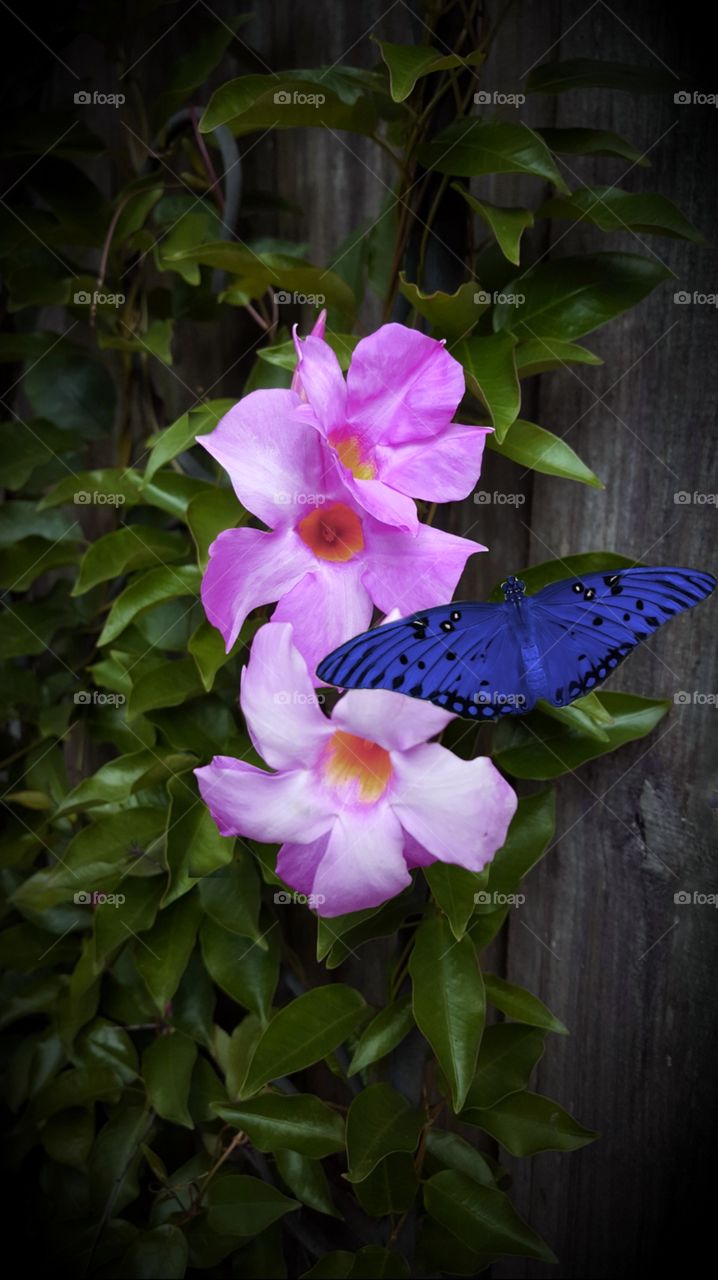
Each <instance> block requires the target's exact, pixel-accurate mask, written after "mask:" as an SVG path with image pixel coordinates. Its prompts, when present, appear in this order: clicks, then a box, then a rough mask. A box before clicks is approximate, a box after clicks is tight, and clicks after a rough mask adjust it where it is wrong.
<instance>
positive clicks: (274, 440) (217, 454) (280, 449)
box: [197, 390, 326, 528]
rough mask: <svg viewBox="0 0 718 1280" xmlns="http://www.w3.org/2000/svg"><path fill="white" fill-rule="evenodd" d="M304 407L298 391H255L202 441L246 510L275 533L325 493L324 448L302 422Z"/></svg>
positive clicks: (200, 439) (199, 440) (317, 437)
mask: <svg viewBox="0 0 718 1280" xmlns="http://www.w3.org/2000/svg"><path fill="white" fill-rule="evenodd" d="M299 405H300V401H299V398H298V396H296V395H295V393H294V392H293V391H284V390H273V391H252V392H250V394H249V395H248V396H245V397H244V399H243V400H240V401H239V403H238V404H236V405H235V406H234V408H232V409H230V411H229V413H226V414H225V415H224V417H223V418H222V421H221V422H220V424H219V426H218V427H216V428H215V430H214V431H213V432H212V433H211V434H210V435H207V436H197V441H198V443H199V444H201V445H203V446H204V448H205V449H206V450H207V452H208V453H211V455H212V457H213V458H216V460H217V462H219V463H220V464H221V465H222V466H223V467H224V469H225V471H226V472H227V473H228V475H229V477H230V479H231V481H232V485H233V487H234V491H235V493H236V495H237V497H238V498H239V500H240V502H241V503H242V505H243V506H244V507H246V508H247V510H248V511H251V512H252V514H253V515H255V516H259V518H260V520H263V521H264V523H265V524H267V525H269V527H270V528H274V526H275V525H276V524H278V523H287V522H288V521H290V520H292V519H293V518H294V517H295V516H296V515H297V514H298V513H300V512H301V513H302V514H304V513H305V512H306V506H305V505H303V504H306V495H307V494H317V493H321V492H322V487H321V486H322V477H323V473H324V468H325V466H326V460H325V457H324V451H323V449H322V443H321V440H320V438H319V435H318V433H317V432H316V431H307V430H306V428H305V427H304V425H303V424H302V425H300V423H299V422H298V421H297V418H296V414H297V409H298V407H299Z"/></svg>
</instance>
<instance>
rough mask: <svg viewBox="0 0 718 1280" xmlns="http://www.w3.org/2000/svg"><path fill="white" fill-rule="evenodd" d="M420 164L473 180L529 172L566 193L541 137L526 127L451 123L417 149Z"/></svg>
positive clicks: (490, 122)
mask: <svg viewBox="0 0 718 1280" xmlns="http://www.w3.org/2000/svg"><path fill="white" fill-rule="evenodd" d="M418 156H419V163H420V164H423V165H424V166H425V168H427V169H435V170H436V172H437V173H448V174H451V175H452V176H453V177H457V178H474V177H478V176H479V175H480V174H484V173H530V174H533V176H534V177H536V178H543V179H544V180H545V181H547V182H552V183H553V184H554V186H556V187H558V188H559V190H560V191H565V190H567V188H566V184H565V183H564V181H563V179H562V177H561V175H560V173H559V171H558V169H557V168H556V165H555V164H554V160H553V156H552V155H551V152H550V151H549V149H548V147H547V146H546V143H545V142H544V141H543V138H541V137H539V135H538V134H537V133H534V131H533V129H529V127H528V125H525V124H507V123H503V122H500V121H494V120H479V119H477V118H470V119H469V118H466V119H463V120H454V122H453V123H452V124H450V125H447V127H446V128H445V129H442V130H441V133H438V134H437V135H436V137H434V138H432V139H431V141H430V142H425V143H423V144H422V145H421V146H420V147H419V151H418Z"/></svg>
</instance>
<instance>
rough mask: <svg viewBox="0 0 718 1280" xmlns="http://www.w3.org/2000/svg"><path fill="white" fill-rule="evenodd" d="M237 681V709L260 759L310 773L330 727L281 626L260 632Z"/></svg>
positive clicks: (276, 766) (288, 633)
mask: <svg viewBox="0 0 718 1280" xmlns="http://www.w3.org/2000/svg"><path fill="white" fill-rule="evenodd" d="M241 681H242V686H241V687H242V691H241V694H240V699H239V701H240V705H241V707H242V711H243V713H244V718H245V720H246V722H247V729H248V730H249V735H250V737H251V739H252V742H253V743H254V745H255V747H256V748H257V751H258V752H259V754H260V756H262V758H263V759H264V760H266V761H267V764H268V765H270V767H271V768H272V769H296V768H307V767H311V765H312V764H313V763H314V761H315V760H316V758H317V756H318V755H319V753H320V752H321V750H322V747H323V746H324V744H325V742H326V740H327V738H328V737H330V735H331V733H332V727H331V722H330V721H329V720H328V718H327V717H326V716H325V715H324V713H323V711H322V710H321V708H320V705H319V700H318V698H317V695H316V693H315V692H314V687H313V685H312V682H311V680H310V679H309V674H308V672H307V665H306V663H305V661H304V659H303V658H302V657H301V655H300V654H299V652H298V651H297V649H296V648H295V646H294V644H293V643H292V628H291V627H290V626H289V625H288V624H287V623H278V624H276V623H274V622H268V623H267V624H266V626H264V627H260V629H259V631H258V632H257V634H256V635H255V637H254V640H253V642H252V651H251V653H250V655H249V662H248V664H247V666H246V667H245V668H244V669H243V671H242V677H241Z"/></svg>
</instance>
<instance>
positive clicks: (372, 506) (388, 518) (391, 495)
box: [342, 467, 419, 533]
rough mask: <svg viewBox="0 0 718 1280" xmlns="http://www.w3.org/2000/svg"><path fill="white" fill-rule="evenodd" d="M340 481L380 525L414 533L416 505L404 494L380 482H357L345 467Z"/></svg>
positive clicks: (416, 524)
mask: <svg viewBox="0 0 718 1280" xmlns="http://www.w3.org/2000/svg"><path fill="white" fill-rule="evenodd" d="M342 473H343V474H342V479H343V481H344V484H345V485H346V487H347V488H348V489H349V491H350V493H351V494H352V495H353V497H354V498H355V500H356V501H357V502H358V503H360V505H361V506H362V507H363V508H364V510H365V511H368V512H369V514H370V515H372V516H373V517H374V519H375V520H379V521H381V523H382V524H388V525H392V526H394V527H396V528H399V529H404V530H406V531H407V532H409V533H416V529H417V526H418V524H419V517H418V515H417V513H416V503H414V502H413V501H412V499H411V498H409V497H407V495H406V494H404V493H399V492H398V490H397V489H392V487H391V485H388V484H384V482H383V481H382V480H357V479H356V477H355V476H353V475H352V474H351V472H350V471H348V470H347V469H346V467H342Z"/></svg>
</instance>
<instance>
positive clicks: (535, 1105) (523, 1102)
mask: <svg viewBox="0 0 718 1280" xmlns="http://www.w3.org/2000/svg"><path fill="white" fill-rule="evenodd" d="M470 1123H473V1124H478V1125H479V1127H480V1128H481V1129H483V1130H484V1132H485V1133H488V1134H490V1136H491V1137H492V1138H495V1139H496V1141H497V1142H500V1143H501V1145H502V1147H506V1150H507V1151H510V1152H511V1154H512V1155H514V1156H532V1155H535V1154H536V1152H537V1151H577V1150H578V1149H579V1147H585V1146H587V1144H588V1143H589V1142H593V1141H594V1140H595V1139H596V1138H597V1137H598V1134H597V1133H594V1132H593V1131H592V1130H591V1129H584V1127H583V1125H580V1124H579V1123H578V1121H577V1120H574V1118H573V1116H570V1115H569V1114H568V1112H567V1111H564V1109H563V1107H560V1106H559V1104H558V1103H557V1102H553V1101H552V1100H551V1098H544V1097H543V1096H542V1095H541V1094H540V1093H526V1092H525V1093H512V1094H509V1096H508V1097H507V1098H504V1099H503V1101H501V1102H499V1103H497V1104H496V1106H494V1107H490V1108H489V1109H488V1110H486V1111H482V1112H481V1113H480V1118H479V1113H478V1112H474V1113H473V1115H472V1117H471V1121H470Z"/></svg>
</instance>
